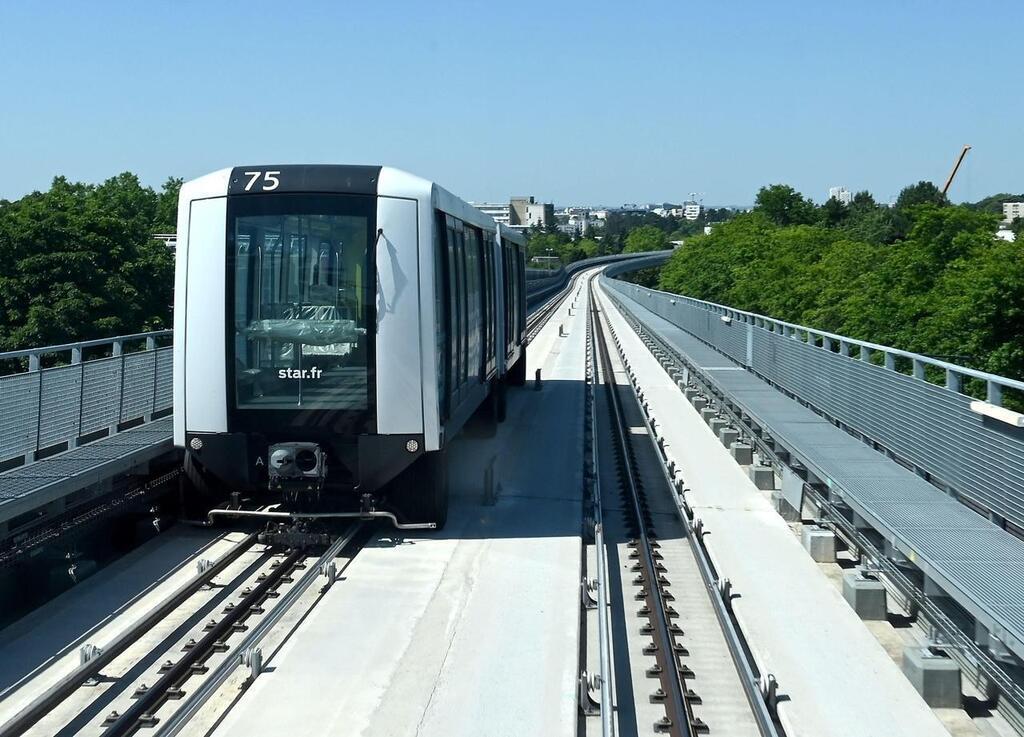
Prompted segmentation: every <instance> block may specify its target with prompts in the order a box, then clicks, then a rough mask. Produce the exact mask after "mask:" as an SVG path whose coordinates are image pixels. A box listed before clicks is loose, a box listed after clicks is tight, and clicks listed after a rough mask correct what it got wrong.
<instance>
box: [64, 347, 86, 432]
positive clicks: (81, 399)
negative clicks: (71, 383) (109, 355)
mask: <svg viewBox="0 0 1024 737" xmlns="http://www.w3.org/2000/svg"><path fill="white" fill-rule="evenodd" d="M81 366H82V368H81V371H79V374H78V425H77V426H76V427H75V437H73V438H71V439H70V440H69V441H68V447H69V448H77V447H78V439H79V438H80V437H82V410H83V405H84V404H85V364H84V363H83V364H81Z"/></svg>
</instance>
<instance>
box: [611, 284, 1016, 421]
mask: <svg viewBox="0 0 1024 737" xmlns="http://www.w3.org/2000/svg"><path fill="white" fill-rule="evenodd" d="M630 265H632V264H630ZM627 270H628V269H621V270H619V269H616V270H615V273H614V274H612V273H609V274H608V276H609V277H615V276H618V275H619V274H622V273H625V272H626V271H627ZM629 286H631V287H633V288H634V289H636V290H637V291H636V293H637V294H640V293H641V292H640V290H646V291H648V292H652V293H655V294H660V295H664V296H665V297H668V298H669V300H670V301H672V302H673V304H674V303H675V302H676V301H679V300H681V301H683V302H684V303H686V304H690V305H692V306H694V307H698V308H700V309H704V310H706V311H708V312H711V313H714V314H717V315H720V316H721V317H723V318H728V319H729V321H730V322H731V321H734V320H735V321H736V322H739V323H741V324H748V325H751V326H753V327H757V328H761V329H762V330H767V331H768V332H772V333H776V334H779V335H783V336H785V337H789V338H793V339H794V340H799V341H801V342H803V343H806V344H808V345H811V346H814V347H816V348H821V349H822V350H827V351H829V352H831V353H838V354H839V355H841V356H845V357H847V358H851V359H854V360H861V361H865V362H870V361H871V355H872V354H873V353H881V354H882V356H883V363H882V367H883V368H885V369H888V370H890V371H894V372H896V373H899V374H900V375H902V376H913V377H914V378H916V379H920V380H921V381H925V382H926V383H928V384H930V385H931V386H938V384H935V383H934V382H931V381H928V380H927V379H926V377H925V367H926V366H932V367H934V368H936V369H940V370H942V371H944V372H945V376H946V385H945V388H946V389H948V390H950V391H953V392H956V393H958V394H963V393H964V392H963V379H964V377H968V378H972V379H977V380H979V381H983V382H984V383H985V394H986V401H987V402H988V403H989V404H993V405H995V406H997V407H998V406H1002V399H1003V397H1002V389H1004V388H1006V389H1016V390H1018V391H1024V381H1019V380H1017V379H1011V378H1009V377H1007V376H999V375H998V374H991V373H989V372H987V371H980V370H978V369H972V368H968V367H967V366H961V365H959V364H955V363H950V362H948V361H943V360H941V359H938V358H932V357H930V356H926V355H923V354H920V353H913V352H911V351H905V350H902V349H900V348H893V347H892V346H887V345H881V344H879V343H872V342H871V341H867V340H859V339H857V338H850V337H848V336H845V335H838V334H837V333H830V332H829V331H827V330H820V329H818V328H812V327H808V326H806V325H800V324H797V323H792V322H787V321H785V320H779V319H776V318H774V317H768V316H767V315H761V314H758V313H756V312H747V311H746V310H739V309H736V308H735V307H729V306H728V305H723V304H719V303H717V302H708V301H705V300H701V299H696V298H695V297H687V296H685V295H682V294H674V293H672V292H666V291H662V290H660V289H650V288H649V287H640V286H637V285H635V284H629ZM801 334H802V336H803V337H801ZM819 341H820V345H819ZM835 348H838V350H834V349H835ZM852 348H857V350H856V351H852V350H851V349H852ZM854 354H855V355H854ZM897 358H904V359H907V360H909V361H910V362H911V373H910V374H907V373H905V372H903V371H899V370H898V369H897V368H896V359H897ZM874 365H877V364H874Z"/></svg>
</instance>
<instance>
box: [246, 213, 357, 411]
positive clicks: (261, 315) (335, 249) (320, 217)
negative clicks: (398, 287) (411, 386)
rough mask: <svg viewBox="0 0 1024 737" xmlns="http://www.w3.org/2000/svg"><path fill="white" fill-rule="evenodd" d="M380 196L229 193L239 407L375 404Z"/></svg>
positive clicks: (353, 408) (323, 407)
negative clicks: (375, 251)
mask: <svg viewBox="0 0 1024 737" xmlns="http://www.w3.org/2000/svg"><path fill="white" fill-rule="evenodd" d="M374 210H375V199H374V198H373V197H367V196H357V195H256V196H250V197H235V198H232V202H231V205H230V207H229V218H228V234H227V235H228V238H227V241H228V282H229V284H228V286H229V289H228V292H229V300H230V302H233V307H229V309H230V310H231V312H232V319H231V322H230V324H229V331H228V332H229V335H228V336H227V337H228V347H229V352H231V353H233V355H231V356H229V360H230V361H231V362H232V365H233V383H234V391H233V392H232V394H233V396H234V409H237V410H278V411H280V410H293V411H294V410H348V411H354V412H364V411H366V410H368V409H369V402H370V398H369V393H370V389H369V370H370V368H369V367H370V366H371V362H370V359H371V349H372V338H373V336H372V323H371V312H372V308H373V295H374V294H375V293H376V288H375V286H376V284H375V281H374V279H373V278H372V270H373V259H372V248H371V246H372V243H371V237H372V232H373V223H374Z"/></svg>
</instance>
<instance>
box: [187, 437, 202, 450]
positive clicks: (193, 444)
mask: <svg viewBox="0 0 1024 737" xmlns="http://www.w3.org/2000/svg"><path fill="white" fill-rule="evenodd" d="M188 447H189V448H191V449H192V450H202V449H203V441H202V440H200V439H199V438H192V439H191V440H190V441H188Z"/></svg>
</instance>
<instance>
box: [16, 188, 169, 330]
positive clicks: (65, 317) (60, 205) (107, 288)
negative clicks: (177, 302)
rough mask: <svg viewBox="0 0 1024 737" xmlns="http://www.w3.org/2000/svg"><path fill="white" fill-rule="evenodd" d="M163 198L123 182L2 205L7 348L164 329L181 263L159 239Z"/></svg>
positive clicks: (51, 191)
mask: <svg viewBox="0 0 1024 737" xmlns="http://www.w3.org/2000/svg"><path fill="white" fill-rule="evenodd" d="M157 208H158V195H157V194H156V193H155V192H154V191H153V190H152V189H150V188H149V187H143V186H142V185H141V184H140V183H139V180H138V178H137V177H136V176H135V175H134V174H129V173H124V174H120V175H118V176H116V177H113V178H111V179H108V180H107V181H106V182H104V183H103V184H100V185H98V186H96V185H87V184H81V183H73V182H69V181H68V180H67V179H65V178H63V177H57V178H56V179H54V180H53V184H52V186H51V187H50V189H49V191H47V192H34V193H32V194H30V195H27V196H25V197H23V198H21V199H20V200H17V201H15V202H4V203H0V263H3V264H4V269H3V271H0V346H3V348H5V349H15V348H25V347H32V346H39V345H46V344H52V343H64V342H68V341H72V340H84V339H90V338H99V337H106V336H110V335H114V334H118V333H134V332H141V331H144V330H150V329H157V328H166V327H170V325H171V288H172V282H173V273H174V259H173V255H172V253H171V252H170V250H169V249H168V248H167V247H166V246H165V245H164V244H163V243H161V242H159V241H155V240H153V239H152V237H151V235H152V233H153V226H154V223H155V222H156V217H157Z"/></svg>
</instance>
